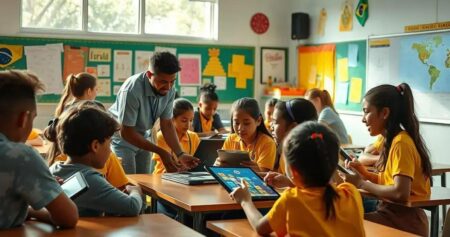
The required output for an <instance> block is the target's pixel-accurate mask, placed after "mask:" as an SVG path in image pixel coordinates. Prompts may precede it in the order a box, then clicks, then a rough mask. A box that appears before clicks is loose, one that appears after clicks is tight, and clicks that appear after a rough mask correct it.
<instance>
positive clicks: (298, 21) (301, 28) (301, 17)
mask: <svg viewBox="0 0 450 237" xmlns="http://www.w3.org/2000/svg"><path fill="white" fill-rule="evenodd" d="M308 37H309V15H308V14H307V13H303V12H297V13H292V24H291V38H292V39H293V40H298V39H307V38H308Z"/></svg>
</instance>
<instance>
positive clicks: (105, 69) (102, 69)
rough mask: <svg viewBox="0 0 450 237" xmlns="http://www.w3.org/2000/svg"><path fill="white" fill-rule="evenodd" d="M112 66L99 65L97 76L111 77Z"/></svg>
mask: <svg viewBox="0 0 450 237" xmlns="http://www.w3.org/2000/svg"><path fill="white" fill-rule="evenodd" d="M110 68H111V66H109V64H99V65H97V75H98V77H110V75H111V73H110V71H111V69H110Z"/></svg>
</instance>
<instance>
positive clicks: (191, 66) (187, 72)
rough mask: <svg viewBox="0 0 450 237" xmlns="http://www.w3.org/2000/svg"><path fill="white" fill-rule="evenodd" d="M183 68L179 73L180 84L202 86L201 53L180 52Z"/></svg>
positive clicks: (179, 57) (179, 58) (179, 56)
mask: <svg viewBox="0 0 450 237" xmlns="http://www.w3.org/2000/svg"><path fill="white" fill-rule="evenodd" d="M178 60H179V61H180V67H181V68H182V70H181V71H180V72H179V73H178V77H179V81H178V83H179V85H180V86H188V85H189V86H200V85H201V71H202V70H201V66H202V58H201V55H199V54H179V55H178Z"/></svg>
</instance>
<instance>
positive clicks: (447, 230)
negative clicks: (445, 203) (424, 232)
mask: <svg viewBox="0 0 450 237" xmlns="http://www.w3.org/2000/svg"><path fill="white" fill-rule="evenodd" d="M442 236H450V209H448V211H447V215H445V221H444V229H443V230H442Z"/></svg>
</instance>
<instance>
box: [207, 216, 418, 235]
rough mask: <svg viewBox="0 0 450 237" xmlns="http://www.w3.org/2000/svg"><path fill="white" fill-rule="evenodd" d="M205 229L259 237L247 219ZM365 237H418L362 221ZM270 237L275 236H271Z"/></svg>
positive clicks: (226, 222) (208, 223) (209, 223)
mask: <svg viewBox="0 0 450 237" xmlns="http://www.w3.org/2000/svg"><path fill="white" fill-rule="evenodd" d="M206 227H207V228H208V229H210V230H212V231H214V232H216V233H218V234H220V235H222V236H225V237H239V236H243V237H256V236H259V235H258V234H257V233H256V232H255V231H254V230H253V229H252V227H251V226H250V223H249V222H248V221H247V219H239V220H218V221H208V222H207V224H206ZM364 230H365V232H366V237H378V236H383V237H412V236H418V235H414V234H411V233H408V232H405V231H401V230H397V229H394V228H391V227H388V226H384V225H380V224H377V223H374V222H371V221H366V220H364ZM270 236H275V234H271V235H270Z"/></svg>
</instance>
